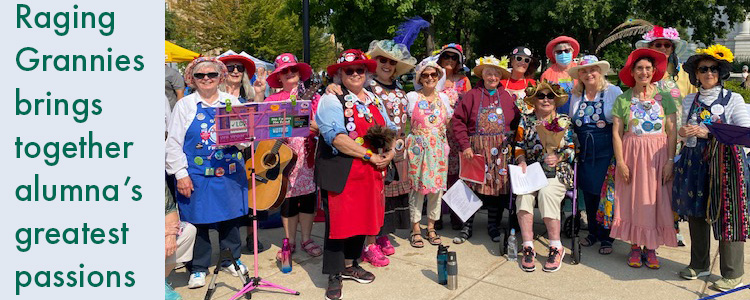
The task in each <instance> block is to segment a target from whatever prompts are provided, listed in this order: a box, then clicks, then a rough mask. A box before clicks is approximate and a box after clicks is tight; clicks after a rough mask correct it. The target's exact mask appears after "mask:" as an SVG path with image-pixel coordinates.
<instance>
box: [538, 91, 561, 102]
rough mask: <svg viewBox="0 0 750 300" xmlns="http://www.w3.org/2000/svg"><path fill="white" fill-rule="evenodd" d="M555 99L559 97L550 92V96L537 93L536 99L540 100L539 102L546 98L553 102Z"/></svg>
mask: <svg viewBox="0 0 750 300" xmlns="http://www.w3.org/2000/svg"><path fill="white" fill-rule="evenodd" d="M555 97H557V96H556V95H555V93H552V92H550V93H548V94H545V93H537V94H536V98H537V99H539V100H543V99H544V98H547V99H550V100H553V99H555Z"/></svg>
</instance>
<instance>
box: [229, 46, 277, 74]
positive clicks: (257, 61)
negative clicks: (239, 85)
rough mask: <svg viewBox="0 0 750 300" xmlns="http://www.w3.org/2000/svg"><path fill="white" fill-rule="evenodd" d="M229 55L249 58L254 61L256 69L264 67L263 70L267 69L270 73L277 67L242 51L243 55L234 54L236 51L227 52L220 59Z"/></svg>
mask: <svg viewBox="0 0 750 300" xmlns="http://www.w3.org/2000/svg"><path fill="white" fill-rule="evenodd" d="M228 55H242V56H244V57H247V58H249V59H250V60H252V61H253V62H254V63H255V67H256V68H260V67H263V68H265V69H266V70H268V71H273V69H274V68H275V67H274V65H273V64H272V63H270V62H266V61H263V60H261V59H259V58H257V57H255V56H252V55H250V54H247V53H246V52H245V51H242V53H239V54H237V52H234V51H232V50H229V51H227V52H224V53H222V54H221V55H219V56H218V57H222V56H228Z"/></svg>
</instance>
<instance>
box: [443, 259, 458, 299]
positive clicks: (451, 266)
mask: <svg viewBox="0 0 750 300" xmlns="http://www.w3.org/2000/svg"><path fill="white" fill-rule="evenodd" d="M447 265H448V266H447V268H446V273H448V284H447V286H448V289H449V290H455V289H457V288H458V262H457V261H456V252H453V251H451V252H448V263H447Z"/></svg>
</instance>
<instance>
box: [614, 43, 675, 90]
mask: <svg viewBox="0 0 750 300" xmlns="http://www.w3.org/2000/svg"><path fill="white" fill-rule="evenodd" d="M642 57H650V58H652V59H653V60H654V62H655V64H654V68H655V70H654V77H652V78H651V82H657V81H659V80H661V79H662V78H664V72H666V70H667V56H666V55H664V53H661V52H659V51H656V50H652V49H648V48H640V49H636V50H634V51H633V52H630V55H628V60H627V61H626V62H625V66H624V67H622V69H621V70H620V74H619V76H620V80H622V83H624V84H625V85H627V86H629V87H633V86H635V78H633V75H632V74H630V71H631V70H632V69H633V64H634V63H635V61H636V60H638V59H640V58H642Z"/></svg>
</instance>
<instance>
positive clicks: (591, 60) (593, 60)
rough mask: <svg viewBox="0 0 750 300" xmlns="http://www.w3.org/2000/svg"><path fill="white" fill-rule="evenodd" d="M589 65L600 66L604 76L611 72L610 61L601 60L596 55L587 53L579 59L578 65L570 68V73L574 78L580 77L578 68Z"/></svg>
mask: <svg viewBox="0 0 750 300" xmlns="http://www.w3.org/2000/svg"><path fill="white" fill-rule="evenodd" d="M589 67H599V69H600V70H601V71H600V73H602V75H603V76H606V75H607V72H609V62H607V61H606V60H599V58H597V57H596V56H594V55H586V56H584V57H582V58H581V59H580V60H579V61H578V65H577V66H575V67H572V68H570V69H568V75H570V77H572V78H578V70H580V69H583V68H589Z"/></svg>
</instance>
